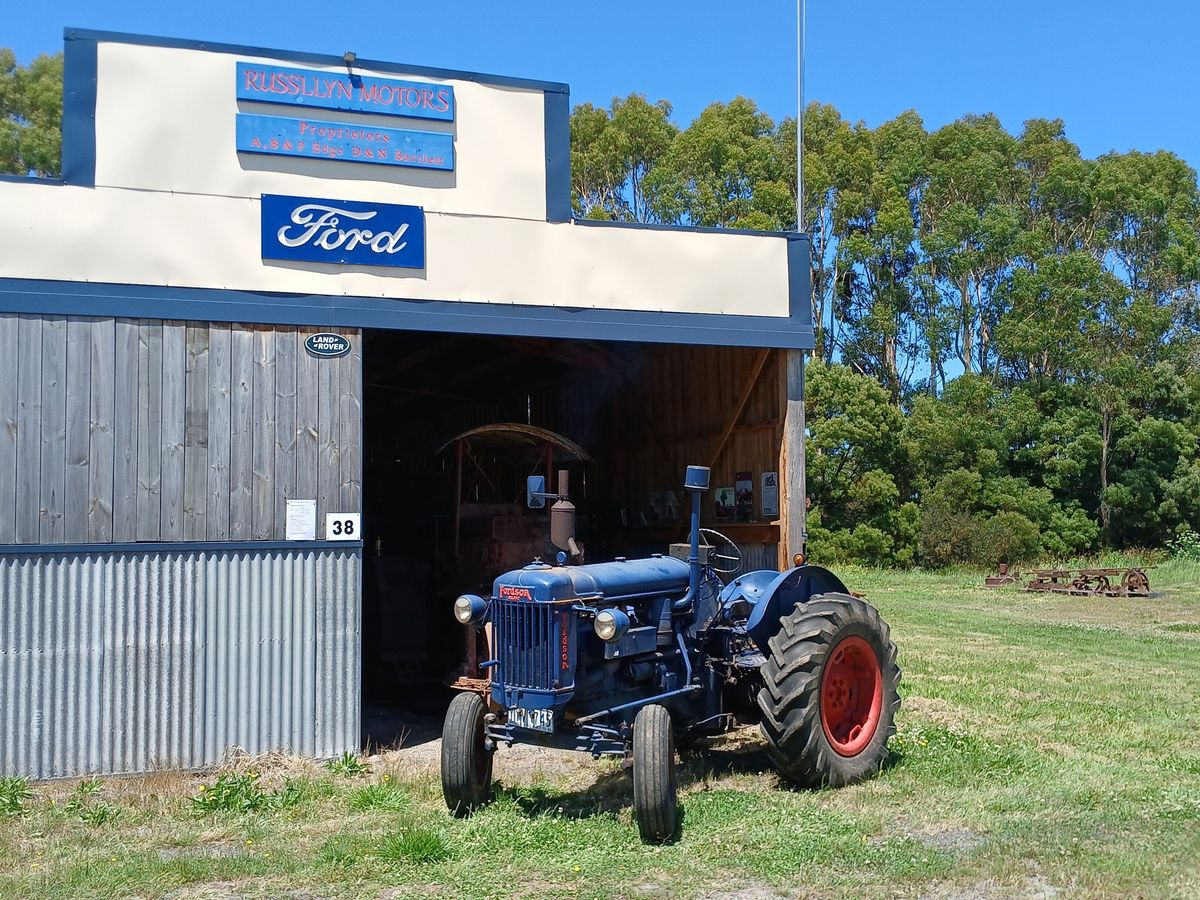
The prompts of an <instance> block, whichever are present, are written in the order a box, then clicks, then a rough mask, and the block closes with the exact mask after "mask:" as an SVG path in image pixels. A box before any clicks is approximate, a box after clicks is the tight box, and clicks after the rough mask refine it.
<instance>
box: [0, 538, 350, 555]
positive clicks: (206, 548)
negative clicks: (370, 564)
mask: <svg viewBox="0 0 1200 900" xmlns="http://www.w3.org/2000/svg"><path fill="white" fill-rule="evenodd" d="M362 547H363V543H362V541H155V542H146V543H144V544H0V556H63V555H69V556H74V555H95V554H101V553H212V552H222V553H253V552H261V551H273V550H362Z"/></svg>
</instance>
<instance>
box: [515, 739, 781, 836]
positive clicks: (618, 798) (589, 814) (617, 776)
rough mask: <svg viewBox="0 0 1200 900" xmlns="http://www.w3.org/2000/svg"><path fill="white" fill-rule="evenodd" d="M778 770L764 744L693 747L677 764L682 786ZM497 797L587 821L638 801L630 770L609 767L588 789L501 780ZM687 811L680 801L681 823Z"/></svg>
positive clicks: (528, 811)
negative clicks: (735, 775) (735, 746)
mask: <svg viewBox="0 0 1200 900" xmlns="http://www.w3.org/2000/svg"><path fill="white" fill-rule="evenodd" d="M773 772H774V769H773V768H772V766H771V761H770V759H769V758H768V757H767V754H766V751H765V750H764V749H763V748H762V747H761V746H745V747H737V748H734V749H725V748H711V749H703V748H693V749H688V750H684V751H682V752H681V753H680V761H679V763H678V764H677V766H676V778H677V780H678V785H679V787H680V788H686V787H689V786H691V785H694V784H700V783H702V782H705V781H708V780H710V779H712V778H715V777H720V776H722V775H728V774H748V775H762V774H771V773H773ZM495 796H496V798H497V799H504V800H509V801H511V802H513V803H514V804H516V806H517V807H518V808H519V809H521V811H522V812H523V813H524V814H525V815H526V816H528V817H529V818H538V817H541V816H558V817H563V818H568V819H588V818H593V817H596V816H607V815H616V814H618V813H620V812H621V811H622V810H625V809H628V808H630V807H631V806H632V805H633V778H632V776H631V774H630V770H629V769H624V768H622V769H615V770H612V769H610V770H608V771H605V772H601V773H600V774H599V775H598V776H597V778H596V780H595V781H593V782H592V783H591V784H589V785H587V786H586V787H582V788H579V789H576V790H565V791H564V790H561V789H558V788H553V787H548V786H542V785H505V784H503V783H501V782H497V783H496V786H495ZM683 815H684V812H683V806H682V804H681V805H680V820H681V821H682V819H683Z"/></svg>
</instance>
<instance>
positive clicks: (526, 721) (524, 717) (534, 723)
mask: <svg viewBox="0 0 1200 900" xmlns="http://www.w3.org/2000/svg"><path fill="white" fill-rule="evenodd" d="M508 724H509V725H515V726H516V727H518V728H530V729H532V730H534V731H548V732H551V733H553V732H554V710H552V709H520V708H517V709H510V710H509V711H508Z"/></svg>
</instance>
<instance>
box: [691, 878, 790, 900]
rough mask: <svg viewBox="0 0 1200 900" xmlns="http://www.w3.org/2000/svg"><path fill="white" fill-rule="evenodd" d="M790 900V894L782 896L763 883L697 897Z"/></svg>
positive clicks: (716, 899)
mask: <svg viewBox="0 0 1200 900" xmlns="http://www.w3.org/2000/svg"><path fill="white" fill-rule="evenodd" d="M790 898H791V895H790V894H781V893H779V891H777V890H775V889H774V888H773V887H771V886H770V885H767V884H763V883H762V882H761V881H749V882H745V883H744V884H740V885H738V886H737V887H732V888H723V889H722V890H719V891H708V892H705V893H703V894H697V895H696V900H790Z"/></svg>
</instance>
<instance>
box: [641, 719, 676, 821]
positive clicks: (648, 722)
mask: <svg viewBox="0 0 1200 900" xmlns="http://www.w3.org/2000/svg"><path fill="white" fill-rule="evenodd" d="M633 815H634V818H635V819H637V825H638V832H639V833H640V834H641V836H642V841H643V842H645V843H647V844H662V843H666V842H667V841H669V840H671V839H672V838H673V837H674V836H675V831H676V829H677V828H678V827H679V810H678V796H677V792H676V787H675V735H674V732H673V730H672V727H671V714H670V713H668V712H667V710H666V707H664V706H659V705H658V704H656V703H655V704H651V705H650V706H644V707H642V709H641V710H640V711H639V712H638V714H637V718H635V719H634V720H633Z"/></svg>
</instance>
